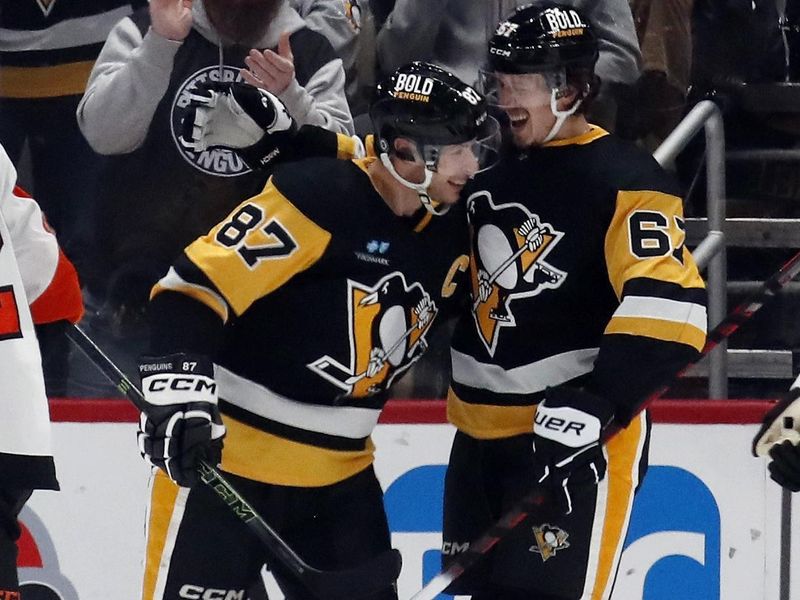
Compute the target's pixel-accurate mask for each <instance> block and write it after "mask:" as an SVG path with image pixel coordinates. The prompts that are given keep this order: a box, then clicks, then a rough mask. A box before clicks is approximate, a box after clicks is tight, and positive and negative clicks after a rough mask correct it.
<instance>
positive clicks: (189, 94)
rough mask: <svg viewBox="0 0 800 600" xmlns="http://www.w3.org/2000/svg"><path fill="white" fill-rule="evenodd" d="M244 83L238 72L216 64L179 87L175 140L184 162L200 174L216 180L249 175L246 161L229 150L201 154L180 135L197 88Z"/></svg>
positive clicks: (174, 106)
mask: <svg viewBox="0 0 800 600" xmlns="http://www.w3.org/2000/svg"><path fill="white" fill-rule="evenodd" d="M235 81H242V76H241V75H240V74H239V69H238V68H234V67H229V66H228V65H214V66H213V67H205V68H203V69H200V70H199V71H197V72H195V73H193V74H192V75H190V76H189V77H187V78H186V81H184V82H183V85H181V86H180V88H178V91H177V93H176V94H175V99H174V100H173V102H172V109H171V111H170V125H171V129H172V141H173V142H175V147H176V148H177V149H178V153H179V154H180V155H181V156H182V157H183V159H184V160H185V161H186V162H188V163H189V164H190V165H192V166H193V167H194V168H195V169H197V170H198V171H202V172H203V173H206V174H208V175H215V176H217V177H236V176H237V175H244V174H245V173H249V172H250V167H248V166H247V165H246V164H245V163H244V161H243V160H242V159H241V158H239V156H238V155H237V154H236V153H235V152H234V151H233V150H229V149H228V148H220V147H216V148H207V149H205V150H202V151H200V152H197V151H195V150H192V149H190V148H187V147H186V146H185V145H184V144H182V143H181V140H180V134H181V130H182V128H183V118H184V116H186V113H187V112H188V109H189V105H190V103H191V101H192V99H193V98H194V96H195V89H196V88H197V86H198V85H200V84H205V83H233V82H235Z"/></svg>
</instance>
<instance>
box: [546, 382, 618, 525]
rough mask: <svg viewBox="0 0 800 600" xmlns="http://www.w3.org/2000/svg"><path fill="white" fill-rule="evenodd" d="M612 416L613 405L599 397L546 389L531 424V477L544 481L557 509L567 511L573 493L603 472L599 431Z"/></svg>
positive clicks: (603, 465)
mask: <svg viewBox="0 0 800 600" xmlns="http://www.w3.org/2000/svg"><path fill="white" fill-rule="evenodd" d="M613 416H614V407H613V405H612V404H611V403H610V402H608V401H607V400H605V399H604V398H601V397H600V396H596V395H594V394H591V393H589V392H585V391H582V390H579V389H576V388H569V387H563V386H561V387H552V388H547V391H546V392H545V399H544V400H542V402H541V403H540V404H539V406H538V407H537V409H536V419H535V421H534V424H533V453H534V459H533V460H534V470H535V474H536V475H535V480H536V483H539V484H542V485H544V486H546V489H547V490H548V492H549V493H550V495H551V498H552V500H553V501H554V503H555V507H556V509H557V510H559V511H560V512H561V513H563V514H565V515H568V514H570V513H571V512H572V499H573V496H574V494H576V493H580V490H581V489H582V488H583V489H585V488H586V487H587V486H595V485H597V484H598V483H599V482H600V481H601V480H602V479H603V477H605V475H606V458H605V455H604V453H603V445H602V442H601V436H602V434H603V430H604V429H605V428H606V427H607V426H608V424H609V423H610V422H611V420H612V419H613Z"/></svg>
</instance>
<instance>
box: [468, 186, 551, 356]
mask: <svg viewBox="0 0 800 600" xmlns="http://www.w3.org/2000/svg"><path fill="white" fill-rule="evenodd" d="M467 213H468V218H469V222H470V231H471V235H472V261H471V266H470V272H471V276H472V297H473V305H472V316H473V319H474V320H475V325H476V326H477V328H478V333H479V334H480V337H481V339H482V340H483V343H484V345H485V346H486V350H487V351H488V352H489V354H491V355H494V352H495V349H496V348H497V340H498V337H499V332H500V329H501V328H502V327H514V326H516V321H515V320H514V314H513V312H512V311H511V303H512V301H514V300H517V299H520V298H528V297H531V296H536V295H538V294H540V293H542V292H543V291H544V290H548V289H555V288H557V287H559V286H560V285H561V284H562V283H564V280H565V279H566V277H567V273H565V272H564V271H561V270H560V269H557V268H556V267H554V266H553V265H551V264H549V263H547V262H546V261H545V260H544V259H545V257H546V256H547V255H548V254H549V253H550V252H551V251H552V250H553V248H554V247H555V246H556V245H557V244H558V242H559V241H560V240H561V238H562V237H564V233H563V232H561V231H557V230H556V229H555V228H554V227H553V226H552V225H550V224H549V223H544V222H542V221H541V219H540V218H539V216H538V215H535V214H533V213H531V212H530V211H529V210H528V209H527V208H525V207H524V206H522V205H521V204H517V203H514V202H512V203H508V204H500V205H495V204H494V203H493V202H492V196H491V194H490V193H489V192H485V191H482V192H477V193H475V194H473V195H472V196H470V197H469V198H468V199H467Z"/></svg>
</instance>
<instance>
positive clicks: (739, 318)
mask: <svg viewBox="0 0 800 600" xmlns="http://www.w3.org/2000/svg"><path fill="white" fill-rule="evenodd" d="M798 274H800V252H798V253H797V254H795V255H794V256H793V257H792V258H790V259H789V260H788V261H787V262H786V264H784V265H783V266H782V267H781V268H780V269H778V271H777V272H775V273H774V274H773V275H772V276H771V277H770V278H769V279H767V280H766V281H765V282H764V283H763V284H762V285H761V287H760V288H759V289H758V290H757V291H756V292H754V293H753V295H752V296H750V297H749V298H748V299H747V300H745V301H744V302H742V303H741V304H739V305H738V306H737V307H736V308H734V309H733V310H732V311H731V312H730V313H729V314H728V316H726V317H725V318H724V319H723V320H722V321H721V322H720V323H719V324H718V325H717V326H716V327H715V328H714V329H713V330H712V331H710V332H709V333H708V336H707V338H706V344H705V346H704V347H703V350H702V351H701V352H700V355H699V356H697V357H696V358H695V359H694V360H692V361H691V362H690V363H688V364H687V365H685V366H684V367H683V368H682V369H681V370H680V371H678V372H677V373H676V374H675V376H674V377H673V379H672V381H670V382H669V384H667V385H664V386H663V387H661V388H659V389H658V390H656V391H655V392H653V393H652V394H650V395H649V396H648V397H647V399H645V401H644V402H642V403H641V404H640V405H639V407H638V409H637V411H636V412H637V414H638V413H639V412H641V411H643V410H644V409H645V408H646V407H647V405H649V404H650V403H651V402H652V401H653V400H655V399H656V398H659V397H660V396H661V395H662V394H663V393H664V392H666V391H667V390H668V389H669V387H670V385H671V384H672V383H673V381H674V380H676V379H678V378H679V377H681V376H682V375H683V374H684V373H685V372H686V371H687V370H688V369H689V368H690V367H691V366H692V365H694V364H695V363H696V362H698V361H699V360H700V359H702V358H703V357H704V356H706V355H707V354H708V353H709V352H711V351H712V350H713V349H714V348H716V347H717V346H718V345H719V344H720V342H722V341H724V340H725V339H727V338H728V337H730V336H731V335H732V334H733V333H734V332H735V331H736V330H737V329H739V327H740V326H741V325H742V324H743V323H745V322H746V321H747V320H748V319H750V317H752V316H753V315H754V314H755V313H756V312H757V311H758V310H759V309H760V308H761V307H762V306H764V304H765V303H766V302H767V301H768V300H769V299H770V298H772V297H773V296H775V295H776V294H777V293H778V292H779V291H780V290H781V289H783V287H784V286H785V285H786V284H787V283H789V282H790V281H791V280H792V279H794V278H795V277H796V276H797V275H798ZM620 429H621V428H620V427H618V426H617V427H614V426H613V425H612V426H611V427H609V428H608V429H606V431H605V432H604V434H603V442H607V441H608V439H609V438H611V437H612V436H614V435H616V434H617V433H618V432H619V431H620ZM547 501H548V494H547V492H546V491H545V490H544V489H543V488H542V487H539V486H537V487H535V488H534V489H533V490H531V491H530V492H529V493H528V494H527V495H525V496H524V497H523V498H522V499H521V500H520V501H519V502H517V504H515V505H514V506H513V507H512V508H510V509H509V510H508V512H507V513H505V514H504V515H503V516H502V517H500V519H499V520H498V521H497V522H496V523H495V524H494V525H492V526H491V527H490V528H489V529H488V531H486V532H485V533H484V534H483V535H482V536H481V537H479V538H478V539H477V540H475V541H474V542H471V543H470V544H469V547H468V548H467V549H466V550H465V551H464V552H462V553H461V554H459V555H458V556H457V557H456V558H455V559H454V560H453V562H452V563H451V564H450V566H449V567H447V568H446V569H444V570H443V571H442V572H441V573H439V574H438V575H436V576H435V577H434V578H433V579H431V580H430V581H429V582H428V583H427V584H426V585H425V586H424V587H423V588H422V589H421V590H419V591H418V592H417V593H416V594H414V595H413V596H412V597H411V599H410V600H433V599H434V598H435V597H436V596H438V595H439V594H440V593H441V592H443V591H444V590H445V589H446V588H447V586H449V585H450V584H451V583H452V582H453V581H455V580H456V579H457V578H458V577H460V576H461V575H462V574H463V573H464V571H466V570H467V569H469V568H470V567H471V566H472V565H474V564H475V563H476V562H477V561H478V560H479V559H480V558H481V557H483V556H484V555H485V554H486V553H487V552H489V550H491V549H492V548H494V546H495V545H497V543H498V542H499V541H500V540H502V539H503V538H504V537H506V536H507V535H508V534H509V533H510V532H511V530H513V529H514V528H515V527H516V526H517V525H519V524H520V523H521V522H522V521H524V520H525V519H526V518H527V516H528V515H529V514H531V513H532V512H534V511H536V510H538V509H540V508H542V507H543V506H545V505H546V503H547Z"/></svg>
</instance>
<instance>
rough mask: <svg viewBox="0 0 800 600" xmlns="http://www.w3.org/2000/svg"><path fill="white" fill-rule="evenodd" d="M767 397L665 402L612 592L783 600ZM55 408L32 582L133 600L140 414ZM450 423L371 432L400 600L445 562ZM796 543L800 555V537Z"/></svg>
mask: <svg viewBox="0 0 800 600" xmlns="http://www.w3.org/2000/svg"><path fill="white" fill-rule="evenodd" d="M764 406H765V405H764V404H763V403H760V402H753V403H741V402H736V403H734V402H713V403H712V402H689V403H685V402H684V403H681V404H680V405H679V406H678V407H676V406H675V405H674V404H673V403H669V402H663V403H661V404H660V405H659V406H658V407H657V408H656V410H655V411H654V420H655V425H654V430H653V438H652V444H651V452H650V457H651V461H650V462H651V469H650V472H649V473H648V477H647V478H646V479H645V482H644V484H643V487H642V490H641V493H640V494H639V496H638V497H637V501H636V503H635V505H634V513H633V517H632V520H631V527H630V532H629V535H628V539H627V541H626V549H625V552H624V553H623V557H622V565H621V568H620V571H619V577H618V580H617V586H616V592H615V598H620V599H625V600H633V599H638V598H644V599H646V600H661V599H664V600H666V599H667V598H670V599H674V598H681V600H716V599H724V600H754V599H761V598H775V599H777V598H779V597H780V594H779V563H780V560H781V543H780V542H781V536H780V533H781V531H780V509H781V494H780V490H779V488H778V487H777V486H775V485H774V484H772V483H771V482H770V481H769V479H768V477H767V476H766V469H765V465H764V462H763V461H761V460H756V459H754V458H752V457H751V456H750V441H751V438H752V436H753V434H754V432H755V431H756V430H757V426H756V423H757V422H758V421H759V420H760V418H759V416H758V415H760V414H761V413H763V410H764ZM52 413H53V418H54V420H55V421H56V423H55V425H54V446H55V451H56V457H57V467H58V473H59V480H60V482H61V487H62V491H61V492H60V493H53V492H37V493H36V494H34V496H33V498H32V499H31V501H30V503H29V505H28V507H26V509H25V510H24V512H23V515H22V522H23V525H24V526H25V530H26V532H25V535H24V539H23V542H22V544H21V554H20V561H19V562H20V566H21V575H22V581H24V582H39V583H40V584H41V585H45V586H47V587H49V588H51V590H52V591H53V594H52V600H57V599H58V598H60V599H61V600H77V599H78V598H80V600H108V599H113V600H135V599H136V598H138V597H139V591H138V590H139V584H140V577H141V569H142V564H141V563H142V555H143V548H144V526H143V523H144V518H145V506H146V496H147V485H148V479H149V471H148V469H147V468H146V467H145V465H144V463H143V461H142V460H141V459H140V457H139V453H138V450H137V448H136V443H135V434H134V432H135V425H134V423H133V422H132V420H133V419H132V418H133V416H134V412H133V411H132V410H130V409H129V408H128V407H127V405H126V404H125V403H123V402H113V401H112V402H102V401H100V402H98V401H93V402H85V403H84V402H74V401H73V402H58V401H56V403H54V405H53V410H52ZM443 418H444V411H443V408H442V406H441V404H440V403H423V404H420V403H419V402H395V403H393V404H392V405H391V406H390V407H388V409H387V411H385V414H384V418H383V419H382V421H383V422H382V423H381V424H380V425H379V426H378V428H377V430H376V432H375V435H374V440H375V444H376V446H377V448H378V451H377V460H376V468H377V472H378V476H379V478H380V480H381V483H382V484H383V486H384V489H385V490H386V507H387V513H388V515H389V520H390V524H391V526H392V531H393V543H394V545H395V547H397V548H398V549H400V550H401V552H402V553H403V560H404V567H403V572H402V575H401V578H400V581H399V589H400V598H401V600H405V599H407V598H409V597H410V596H411V595H412V594H413V592H414V591H416V590H417V589H418V588H419V587H421V585H422V583H423V580H425V579H428V578H430V577H431V576H432V575H433V574H435V572H436V571H437V569H438V565H439V562H438V550H437V549H438V547H439V544H440V542H441V532H440V522H441V487H442V479H443V475H444V465H445V464H446V462H447V457H448V453H449V447H450V442H451V440H452V437H453V430H452V428H451V427H450V426H449V425H446V424H444V422H443ZM796 503H797V501H795V504H796ZM265 517H268V515H265ZM795 530H796V531H797V528H796V527H795ZM795 537H800V535H797V536H795ZM791 545H793V546H794V548H792V550H793V552H794V554H795V556H798V552H800V550H799V549H798V545H799V544H798V542H797V540H792V542H791ZM566 551H568V550H566ZM784 554H789V551H788V549H787V551H786V552H784ZM796 579H800V576H797V577H796ZM793 583H794V585H793V588H794V589H792V590H791V592H790V593H791V595H790V596H788V597H789V598H794V599H797V598H800V585H798V584H800V581H795V582H793ZM214 598H216V597H214ZM209 600H214V599H213V598H209ZM220 600H225V599H224V598H223V597H220Z"/></svg>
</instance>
